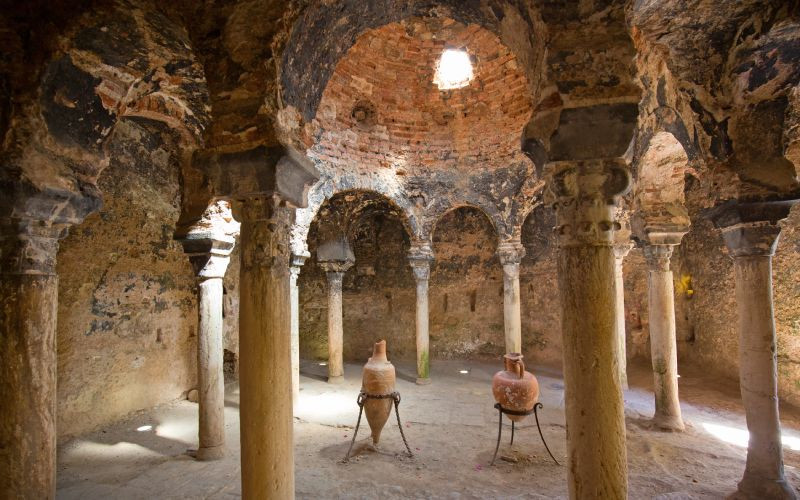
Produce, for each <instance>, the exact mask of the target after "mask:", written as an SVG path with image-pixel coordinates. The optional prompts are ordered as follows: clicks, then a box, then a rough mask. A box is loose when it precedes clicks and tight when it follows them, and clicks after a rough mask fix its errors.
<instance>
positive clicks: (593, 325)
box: [548, 159, 630, 499]
mask: <svg viewBox="0 0 800 500" xmlns="http://www.w3.org/2000/svg"><path fill="white" fill-rule="evenodd" d="M548 169H550V171H551V172H552V174H551V176H550V180H549V183H548V184H549V189H550V190H551V192H552V193H553V195H554V198H555V203H554V207H555V210H556V219H557V227H556V230H557V234H558V236H559V256H558V277H559V291H560V295H561V322H562V325H561V330H562V336H563V343H564V386H565V387H564V397H565V410H566V422H567V454H568V459H569V464H568V467H567V471H568V481H569V494H570V498H572V499H596V498H614V499H618V498H619V499H622V498H627V490H628V474H627V470H628V468H627V451H626V448H625V415H624V408H623V399H622V388H621V387H620V381H619V368H618V355H619V353H618V347H617V338H618V333H617V326H616V322H617V320H616V317H617V304H616V301H617V292H616V279H615V276H614V259H615V256H614V249H613V242H614V232H615V230H616V229H617V228H619V227H620V224H619V222H618V221H617V220H616V215H615V214H616V203H618V198H619V196H620V195H622V194H624V193H625V192H626V191H627V189H628V188H629V185H630V175H629V174H628V170H627V166H626V165H625V162H624V161H623V160H621V159H600V160H582V161H563V162H552V163H550V164H548Z"/></svg>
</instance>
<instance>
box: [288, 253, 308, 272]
mask: <svg viewBox="0 0 800 500" xmlns="http://www.w3.org/2000/svg"><path fill="white" fill-rule="evenodd" d="M309 257H311V254H310V253H308V252H303V253H294V252H292V255H291V258H290V264H291V266H292V267H296V268H298V269H299V268H301V267H303V264H305V263H306V260H308V258H309Z"/></svg>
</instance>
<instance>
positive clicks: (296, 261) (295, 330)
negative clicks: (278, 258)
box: [289, 253, 309, 405]
mask: <svg viewBox="0 0 800 500" xmlns="http://www.w3.org/2000/svg"><path fill="white" fill-rule="evenodd" d="M308 257H309V254H308V253H306V254H305V255H297V254H292V257H291V266H290V267H289V290H290V292H289V293H290V300H291V311H290V316H291V331H292V344H291V351H292V401H293V402H294V404H295V405H297V399H298V397H299V396H300V289H299V288H298V286H297V278H298V276H299V275H300V268H301V267H302V266H303V264H305V262H306V259H307V258H308Z"/></svg>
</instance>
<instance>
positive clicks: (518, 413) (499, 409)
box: [489, 403, 561, 465]
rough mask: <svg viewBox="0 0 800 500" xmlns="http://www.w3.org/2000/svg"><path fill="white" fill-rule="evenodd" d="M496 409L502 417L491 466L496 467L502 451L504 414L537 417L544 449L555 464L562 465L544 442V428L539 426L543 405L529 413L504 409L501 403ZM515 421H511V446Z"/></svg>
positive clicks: (537, 404)
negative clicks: (501, 438) (496, 460)
mask: <svg viewBox="0 0 800 500" xmlns="http://www.w3.org/2000/svg"><path fill="white" fill-rule="evenodd" d="M494 407H495V409H496V410H497V412H498V414H499V415H500V419H499V424H498V426H497V446H495V447H494V456H493V457H492V463H491V464H489V465H494V461H495V459H496V458H497V450H499V449H500V437H501V436H502V435H503V413H505V414H506V415H514V416H526V415H530V414H531V413H533V416H534V417H536V428H537V429H539V437H540V438H542V443H544V449H546V450H547V453H549V454H550V458H552V459H553V462H555V463H556V465H561V464H560V463H558V460H556V457H554V456H553V453H552V452H551V451H550V447H548V446H547V441H545V440H544V434H542V427H541V426H540V425H539V413H538V410H539V408H542V407H543V405H542V403H536V404H535V405H533V409H532V410H529V411H515V410H509V409H506V408H503V407H502V406H500V403H497V404H495V405H494ZM514 423H515V422H514V421H513V420H512V421H511V444H512V445H513V444H514Z"/></svg>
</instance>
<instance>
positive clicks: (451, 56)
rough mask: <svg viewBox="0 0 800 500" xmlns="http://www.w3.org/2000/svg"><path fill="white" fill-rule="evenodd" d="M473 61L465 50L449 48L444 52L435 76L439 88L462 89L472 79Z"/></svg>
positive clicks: (434, 80) (434, 79) (434, 81)
mask: <svg viewBox="0 0 800 500" xmlns="http://www.w3.org/2000/svg"><path fill="white" fill-rule="evenodd" d="M472 76H473V75H472V61H470V59H469V54H467V52H466V51H464V50H459V49H447V50H445V51H444V52H442V57H441V58H440V59H439V65H438V66H437V67H436V75H435V76H434V78H433V83H435V84H436V85H437V86H438V87H439V90H450V89H460V88H461V87H466V86H467V85H469V82H470V81H472Z"/></svg>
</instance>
